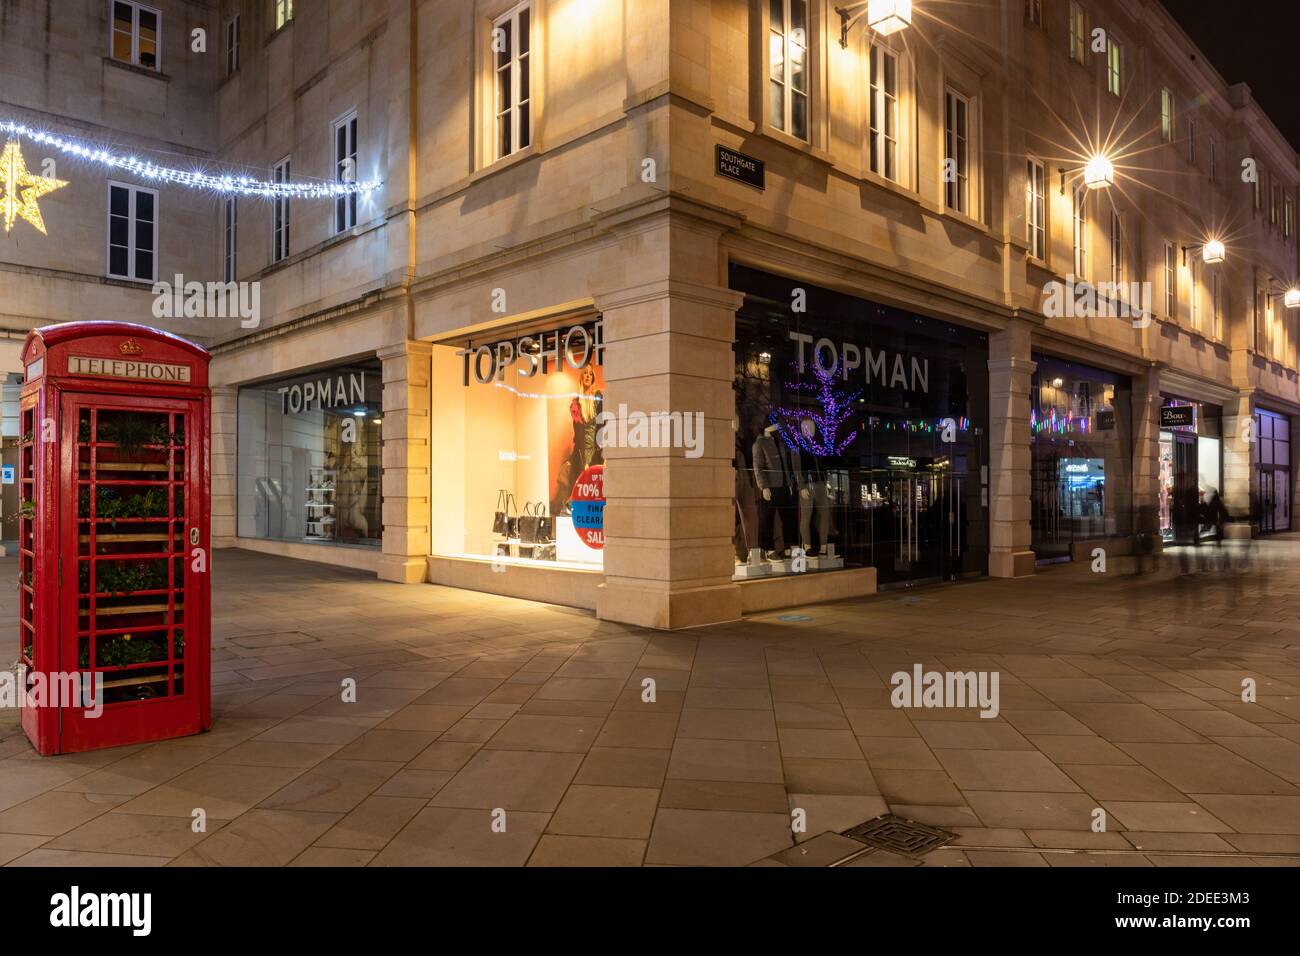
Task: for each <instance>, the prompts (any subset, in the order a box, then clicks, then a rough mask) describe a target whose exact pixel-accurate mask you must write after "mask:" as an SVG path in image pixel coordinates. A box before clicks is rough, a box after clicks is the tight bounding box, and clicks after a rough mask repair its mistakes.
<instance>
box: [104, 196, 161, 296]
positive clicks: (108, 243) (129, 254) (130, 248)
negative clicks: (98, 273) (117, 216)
mask: <svg viewBox="0 0 1300 956" xmlns="http://www.w3.org/2000/svg"><path fill="white" fill-rule="evenodd" d="M114 189H125V190H126V191H127V237H126V268H127V272H128V273H129V274H127V275H119V274H117V273H115V272H113V254H112V253H113V190H114ZM140 193H148V194H149V195H151V196H153V275H151V276H149V277H147V278H142V277H138V276H136V275H135V258H136V253H137V252H138V251H139V250H138V248H137V246H136V226H137V225H138V223H139V217H138V216H137V214H136V196H137V195H138V194H140ZM159 212H160V210H159V204H158V190H156V189H150V188H149V187H147V186H137V185H135V184H134V183H123V182H118V181H117V180H115V179H110V180H109V181H108V207H107V209H106V210H105V223H106V225H107V231H106V233H105V235H104V274H105V275H106V276H108V277H109V278H110V279H123V280H125V281H127V282H147V283H149V284H150V285H152V284H153V283H155V282H157V281H158V220H159V219H160V218H161V217H160V215H159Z"/></svg>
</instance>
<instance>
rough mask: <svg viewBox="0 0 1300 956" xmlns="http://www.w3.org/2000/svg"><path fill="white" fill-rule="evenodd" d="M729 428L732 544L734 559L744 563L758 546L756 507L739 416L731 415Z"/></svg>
mask: <svg viewBox="0 0 1300 956" xmlns="http://www.w3.org/2000/svg"><path fill="white" fill-rule="evenodd" d="M731 428H732V430H733V431H734V432H735V437H736V459H735V464H736V498H735V503H736V530H735V534H734V535H733V536H732V545H733V546H734V547H735V550H736V560H737V561H738V562H740V563H741V564H744V563H746V562H747V561H748V560H749V552H750V549H751V548H755V547H757V546H758V540H757V537H758V508H757V506H756V504H755V501H754V497H755V491H754V482H753V480H752V478H751V472H750V465H749V458H748V456H747V455H746V453H745V444H744V442H743V441H742V440H741V437H740V418H739V417H738V416H736V415H733V416H732V417H731Z"/></svg>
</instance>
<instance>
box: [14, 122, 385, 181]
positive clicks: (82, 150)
mask: <svg viewBox="0 0 1300 956" xmlns="http://www.w3.org/2000/svg"><path fill="white" fill-rule="evenodd" d="M0 133H4V134H7V135H9V136H10V137H18V138H20V139H26V140H29V141H31V142H33V143H39V144H41V145H43V146H50V147H53V148H54V149H57V150H59V151H60V152H63V153H65V154H67V155H69V156H75V157H77V158H78V159H82V160H86V161H88V162H93V163H99V164H100V165H101V166H105V167H107V168H109V169H114V170H120V171H122V172H126V173H130V174H132V175H135V176H138V177H140V178H141V179H145V180H148V181H151V182H163V183H175V184H177V185H180V186H187V187H189V188H191V189H210V190H213V191H214V192H217V193H221V194H223V195H230V196H261V197H264V198H267V199H320V198H331V199H337V198H340V197H344V196H350V195H353V194H356V195H361V196H364V195H366V194H368V193H371V192H373V191H374V190H376V189H378V188H379V187H380V186H382V185H383V180H379V179H373V180H368V181H366V182H349V181H323V180H320V181H316V182H298V183H293V182H273V181H266V180H257V179H253V178H252V177H250V176H232V175H230V174H223V175H212V174H210V173H203V172H199V171H197V170H192V169H176V168H173V167H170V166H162V165H159V164H158V163H154V162H152V161H151V160H147V159H139V158H138V157H135V156H124V155H121V154H119V153H113V152H110V151H109V150H106V149H103V148H100V147H97V146H90V145H86V144H85V143H80V142H77V141H76V140H73V139H69V138H67V137H64V136H59V135H57V134H54V133H47V132H45V131H44V130H39V129H34V128H32V127H30V126H26V125H24V124H22V123H18V122H15V121H13V120H4V121H0Z"/></svg>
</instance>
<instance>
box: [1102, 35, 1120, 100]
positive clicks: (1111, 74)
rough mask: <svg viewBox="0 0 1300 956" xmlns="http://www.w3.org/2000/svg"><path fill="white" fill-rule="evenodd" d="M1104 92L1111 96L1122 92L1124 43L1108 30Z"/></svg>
mask: <svg viewBox="0 0 1300 956" xmlns="http://www.w3.org/2000/svg"><path fill="white" fill-rule="evenodd" d="M1106 92H1108V93H1110V94H1111V95H1112V96H1122V95H1123V93H1124V44H1122V43H1120V42H1119V40H1116V39H1115V38H1114V37H1113V36H1111V35H1110V32H1109V31H1107V33H1106Z"/></svg>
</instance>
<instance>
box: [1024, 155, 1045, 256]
mask: <svg viewBox="0 0 1300 956" xmlns="http://www.w3.org/2000/svg"><path fill="white" fill-rule="evenodd" d="M1025 227H1026V236H1025V239H1026V241H1027V242H1028V244H1029V255H1030V256H1031V257H1032V258H1034V259H1038V260H1040V261H1042V260H1045V259H1046V258H1047V167H1046V166H1045V165H1044V164H1043V163H1042V162H1041V161H1040V160H1038V159H1035V158H1034V157H1033V156H1028V157H1026V158H1025Z"/></svg>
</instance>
